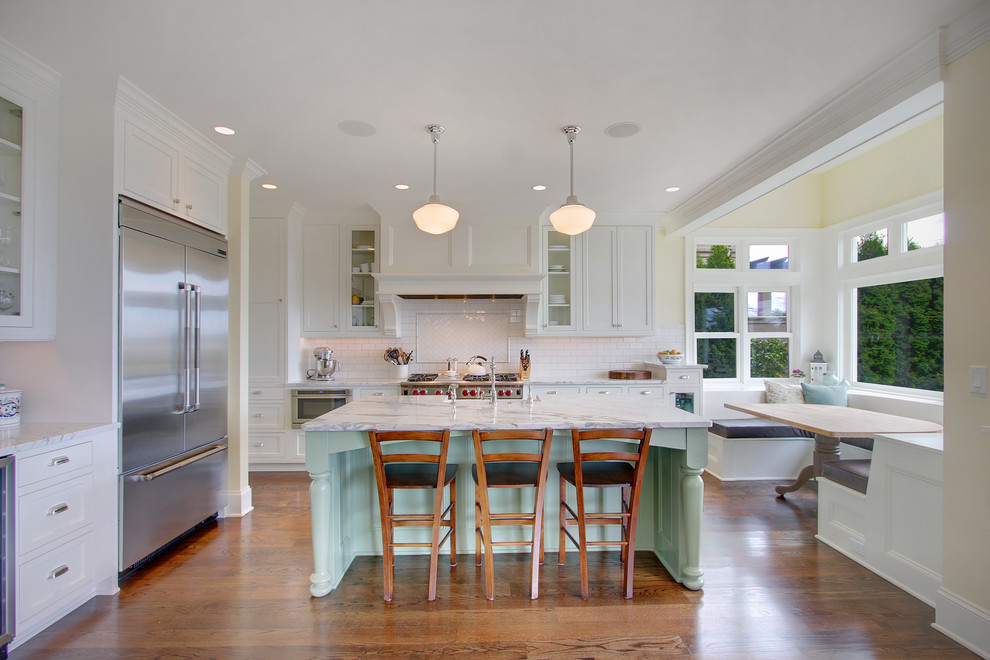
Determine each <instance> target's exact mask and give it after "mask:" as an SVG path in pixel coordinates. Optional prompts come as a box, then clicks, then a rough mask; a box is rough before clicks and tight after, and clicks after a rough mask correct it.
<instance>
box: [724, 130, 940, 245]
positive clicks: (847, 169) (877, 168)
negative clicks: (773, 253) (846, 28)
mask: <svg viewBox="0 0 990 660" xmlns="http://www.w3.org/2000/svg"><path fill="white" fill-rule="evenodd" d="M941 189H942V118H941V117H938V118H936V119H933V120H931V121H929V122H927V123H925V124H922V125H921V126H919V127H917V128H915V129H913V130H911V131H909V132H907V133H905V134H904V135H900V136H898V137H896V138H894V139H892V140H890V141H888V142H885V143H884V144H881V145H880V146H878V147H876V148H875V149H872V150H870V151H868V152H866V153H864V154H862V155H860V156H857V157H856V158H853V159H851V160H849V161H847V162H845V163H843V164H841V165H837V166H836V167H833V168H832V169H829V170H827V171H825V172H823V173H812V174H806V175H805V176H803V177H801V178H799V179H795V180H794V181H791V182H790V183H788V184H786V185H783V186H781V187H780V188H777V189H776V190H774V191H772V192H769V193H767V194H766V195H764V196H763V197H760V198H759V199H757V200H755V201H753V202H751V203H749V204H747V205H746V206H744V207H742V208H740V209H737V210H735V211H733V212H732V213H729V214H728V215H726V216H724V217H722V218H720V219H719V220H717V221H715V222H713V223H712V224H711V225H710V227H713V228H746V229H758V228H772V229H776V228H788V229H789V228H818V227H824V226H828V225H833V224H835V223H838V222H843V221H845V220H849V219H850V218H855V217H858V216H861V215H864V214H866V213H869V212H871V211H876V210H878V209H882V208H886V207H888V206H892V205H894V204H897V203H898V202H903V201H906V200H909V199H914V198H915V197H920V196H922V195H924V194H927V193H931V192H934V191H937V190H941Z"/></svg>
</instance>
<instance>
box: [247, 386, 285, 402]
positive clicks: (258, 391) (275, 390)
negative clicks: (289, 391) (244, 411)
mask: <svg viewBox="0 0 990 660" xmlns="http://www.w3.org/2000/svg"><path fill="white" fill-rule="evenodd" d="M248 400H250V401H285V388H284V387H249V388H248Z"/></svg>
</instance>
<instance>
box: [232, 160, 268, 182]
mask: <svg viewBox="0 0 990 660" xmlns="http://www.w3.org/2000/svg"><path fill="white" fill-rule="evenodd" d="M266 174H268V170H266V169H265V168H263V167H262V166H261V165H259V164H258V163H256V162H254V161H253V160H251V159H250V158H248V157H247V156H243V157H241V158H236V159H234V162H233V164H231V166H230V176H239V177H241V178H242V179H247V180H248V181H254V180H255V179H257V178H258V177H259V176H264V175H266Z"/></svg>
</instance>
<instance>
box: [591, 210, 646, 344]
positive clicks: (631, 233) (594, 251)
mask: <svg viewBox="0 0 990 660" xmlns="http://www.w3.org/2000/svg"><path fill="white" fill-rule="evenodd" d="M582 239H583V240H582V243H583V246H584V249H583V255H582V256H583V259H582V261H583V263H582V266H583V268H582V273H583V277H582V285H583V292H582V295H583V301H582V302H583V307H584V313H583V319H582V320H583V323H582V326H583V329H584V330H585V331H587V332H589V333H596V334H605V335H608V334H618V335H649V334H653V329H654V320H653V317H654V310H653V272H654V268H653V229H652V228H651V227H605V226H598V227H592V228H591V229H589V230H588V231H587V232H586V233H585V234H584V235H583V236H582Z"/></svg>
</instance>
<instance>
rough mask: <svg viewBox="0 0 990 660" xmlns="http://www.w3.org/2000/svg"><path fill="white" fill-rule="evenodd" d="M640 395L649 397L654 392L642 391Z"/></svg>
mask: <svg viewBox="0 0 990 660" xmlns="http://www.w3.org/2000/svg"><path fill="white" fill-rule="evenodd" d="M639 393H640V394H642V395H643V396H649V395H651V394H653V392H651V391H650V390H640V392H639Z"/></svg>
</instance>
